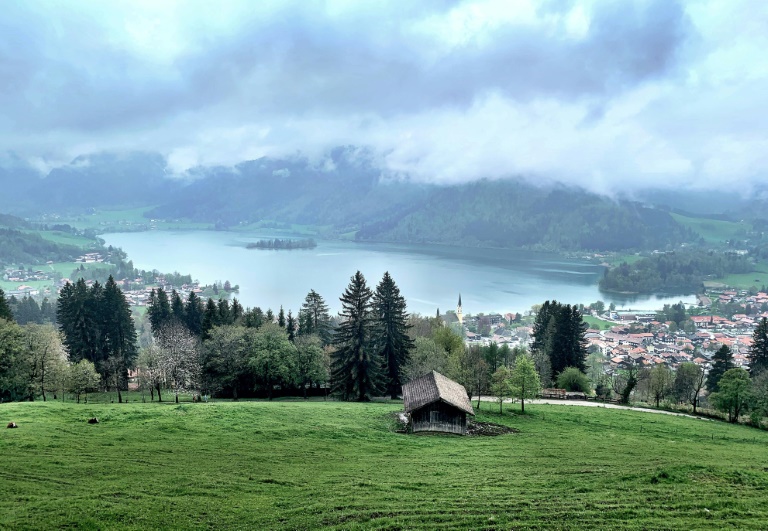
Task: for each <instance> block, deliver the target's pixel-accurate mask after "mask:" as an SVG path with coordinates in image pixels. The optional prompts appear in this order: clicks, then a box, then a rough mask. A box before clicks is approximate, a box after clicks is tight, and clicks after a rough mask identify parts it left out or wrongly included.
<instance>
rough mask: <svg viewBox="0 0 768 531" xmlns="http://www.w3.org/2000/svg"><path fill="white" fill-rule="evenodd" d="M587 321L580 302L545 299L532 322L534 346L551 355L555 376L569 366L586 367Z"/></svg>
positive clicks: (581, 368)
mask: <svg viewBox="0 0 768 531" xmlns="http://www.w3.org/2000/svg"><path fill="white" fill-rule="evenodd" d="M586 331H587V324H586V323H585V322H584V320H583V319H582V317H581V312H580V311H579V309H578V307H577V306H571V305H570V304H560V303H559V302H557V301H552V302H550V301H546V302H545V303H544V304H543V305H542V306H541V309H540V310H539V312H538V313H537V314H536V320H535V321H534V325H533V343H532V345H531V350H532V351H534V352H538V353H542V354H545V355H546V356H548V357H549V360H550V365H551V370H552V373H551V377H552V378H553V379H555V378H556V377H557V375H558V374H560V373H561V372H563V371H564V370H565V369H566V368H567V367H576V368H577V369H579V370H580V371H582V372H584V371H585V370H586V359H587V344H588V342H587V340H586V338H585V337H584V335H585V333H586Z"/></svg>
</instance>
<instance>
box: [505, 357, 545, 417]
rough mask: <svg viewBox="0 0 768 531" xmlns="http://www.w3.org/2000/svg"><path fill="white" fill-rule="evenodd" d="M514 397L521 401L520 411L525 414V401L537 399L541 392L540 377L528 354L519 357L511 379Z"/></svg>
mask: <svg viewBox="0 0 768 531" xmlns="http://www.w3.org/2000/svg"><path fill="white" fill-rule="evenodd" d="M509 383H510V387H511V389H512V396H513V397H515V398H517V399H519V400H520V411H521V412H522V413H525V401H526V400H530V399H532V398H536V395H537V394H538V393H539V391H540V390H541V383H540V381H539V375H538V373H537V372H536V367H535V366H534V364H533V359H531V357H530V356H529V355H528V354H523V355H521V356H518V357H517V359H516V360H515V366H514V368H513V369H512V374H511V375H510V378H509Z"/></svg>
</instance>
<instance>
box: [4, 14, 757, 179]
mask: <svg viewBox="0 0 768 531" xmlns="http://www.w3.org/2000/svg"><path fill="white" fill-rule="evenodd" d="M766 50H768V2H766V1H765V0H754V1H752V2H738V1H735V0H723V1H719V2H717V1H711V2H710V1H706V0H702V1H695V2H682V3H677V2H675V1H673V0H658V1H637V2H632V1H629V0H621V1H614V2H610V1H596V2H593V1H580V0H576V1H567V0H551V1H542V2H532V1H526V0H520V1H517V0H477V1H475V0H468V1H464V2H461V1H457V2H451V1H437V0H435V1H426V0H419V1H413V0H404V1H401V2H396V1H391V0H389V1H381V2H377V1H373V0H350V1H330V2H319V1H317V2H308V1H305V0H299V1H296V2H292V1H287V0H280V1H276V2H267V1H250V0H246V1H243V2H211V1H208V0H205V1H200V2H194V1H191V0H180V1H178V2H174V1H171V0H161V1H157V0H148V1H138V0H128V1H124V2H122V1H109V0H107V1H98V2H96V1H82V2H78V1H76V0H68V1H66V2H61V1H58V0H56V1H51V2H46V1H42V0H35V1H33V2H28V1H26V0H20V1H14V0H10V1H6V2H3V6H2V14H0V108H1V109H2V111H1V112H0V151H15V152H16V153H18V154H19V155H21V156H23V157H25V158H28V159H30V160H32V161H34V162H35V163H36V164H38V165H39V166H40V167H41V168H42V167H46V166H50V165H56V164H60V163H63V162H68V161H69V160H71V159H72V158H73V157H74V156H76V155H80V154H84V153H91V152H96V151H101V150H116V151H122V150H136V149H145V150H146V149H149V150H157V151H160V152H161V153H163V154H164V155H166V156H167V157H168V159H169V162H170V165H171V167H172V168H173V169H174V171H177V172H182V171H183V170H185V169H186V168H189V167H191V166H195V165H198V164H234V163H237V162H239V161H242V160H247V159H253V158H257V157H260V156H264V155H268V156H284V155H291V154H297V153H299V154H302V155H305V156H308V157H310V158H311V159H312V160H315V161H317V162H318V164H321V163H322V161H323V157H324V154H325V153H327V151H328V150H329V148H332V147H334V146H338V145H348V144H351V145H357V146H368V147H370V148H371V149H372V150H373V152H374V153H375V154H376V155H377V156H378V157H380V160H381V165H382V167H383V168H384V170H385V171H386V172H387V173H391V174H395V175H410V176H411V177H412V178H415V179H421V180H427V181H433V182H460V181H465V180H471V179H477V178H482V177H490V178H497V177H504V176H525V177H527V178H530V179H533V180H537V179H542V180H557V181H563V182H568V183H576V184H580V185H582V186H584V187H587V188H589V189H592V190H597V191H606V192H613V191H616V190H619V189H623V188H629V189H636V188H639V187H645V186H654V185H660V186H669V185H688V186H697V187H718V186H721V187H727V188H729V189H733V188H734V187H736V186H740V185H747V184H750V183H758V182H762V181H764V180H765V179H766V177H768V172H767V171H766V170H767V169H768V59H767V57H768V52H766Z"/></svg>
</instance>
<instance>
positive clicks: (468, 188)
mask: <svg viewBox="0 0 768 531" xmlns="http://www.w3.org/2000/svg"><path fill="white" fill-rule="evenodd" d="M16 162H17V163H18V161H16ZM19 165H20V163H19V164H17V166H19ZM188 177H189V179H188V180H186V181H181V180H179V179H172V178H169V176H168V174H167V170H166V162H165V160H164V159H163V157H161V156H160V155H157V154H153V153H130V154H127V155H115V154H109V153H103V154H97V155H89V156H84V157H78V158H77V159H75V160H73V161H72V162H71V163H70V164H68V165H66V166H64V167H61V168H57V169H55V170H53V171H51V172H50V173H49V174H48V175H47V176H45V177H44V178H43V177H40V176H39V175H38V176H37V177H36V178H35V179H33V181H31V184H30V187H29V190H27V192H24V193H22V194H21V195H22V196H23V197H20V198H18V199H19V201H18V204H19V205H24V209H25V210H23V211H25V212H26V211H29V210H30V207H29V205H30V204H32V205H33V208H32V210H34V211H36V212H61V211H84V210H87V209H89V208H103V207H114V206H151V205H158V204H159V205H160V206H158V207H156V208H154V209H153V210H151V211H149V212H148V213H147V214H146V215H147V216H148V217H152V218H160V219H177V218H186V219H191V220H193V221H201V222H206V223H212V224H216V226H218V227H230V226H234V225H237V224H241V223H244V224H248V223H254V222H259V221H262V222H264V221H275V222H282V223H296V224H303V225H313V226H315V227H318V228H320V229H321V231H322V233H323V234H324V235H329V236H339V235H347V236H348V235H350V234H354V235H355V237H356V238H357V239H360V240H376V241H402V242H431V243H441V244H449V245H458V246H486V247H501V248H531V249H547V250H557V251H582V250H594V251H622V250H642V249H656V248H663V247H665V246H667V245H675V244H678V243H681V242H684V241H694V240H695V239H696V237H695V235H694V234H693V232H692V231H691V230H689V229H687V228H684V227H683V226H681V225H680V224H678V223H677V222H676V221H675V219H673V217H672V216H671V215H670V214H669V212H668V211H667V210H663V209H655V208H651V207H648V206H644V204H641V203H639V202H633V201H613V200H611V199H608V198H606V197H602V196H598V195H595V194H592V193H589V192H586V191H584V190H581V189H578V188H568V187H563V186H554V187H553V186H549V187H537V186H534V185H531V184H529V183H526V182H523V181H519V180H514V179H509V180H498V181H488V180H482V181H477V182H472V183H469V184H463V185H454V186H438V185H427V184H419V183H413V182H410V181H408V180H407V179H405V180H401V179H390V178H387V177H385V176H382V171H381V169H380V167H379V166H378V165H377V163H376V159H375V158H374V157H372V156H371V155H370V154H369V153H368V152H366V150H364V149H362V150H361V149H358V148H355V147H342V148H337V149H335V150H333V152H332V153H331V154H330V159H329V160H328V161H326V163H325V164H324V165H323V167H316V166H313V165H312V164H311V163H310V162H309V161H308V160H307V159H304V158H301V157H288V158H283V159H274V158H262V159H258V160H252V161H246V162H243V163H240V164H238V165H236V166H235V167H231V168H228V167H199V168H195V169H193V170H191V171H189V172H188ZM7 211H11V212H15V211H16V210H11V209H7Z"/></svg>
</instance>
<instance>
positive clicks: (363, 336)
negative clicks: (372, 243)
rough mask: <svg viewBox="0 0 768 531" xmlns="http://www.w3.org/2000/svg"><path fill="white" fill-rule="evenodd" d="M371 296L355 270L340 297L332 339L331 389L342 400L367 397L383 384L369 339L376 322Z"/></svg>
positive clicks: (377, 355)
mask: <svg viewBox="0 0 768 531" xmlns="http://www.w3.org/2000/svg"><path fill="white" fill-rule="evenodd" d="M372 297H373V293H371V290H370V289H369V288H368V286H367V285H366V282H365V277H363V274H362V273H360V271H358V272H357V273H355V274H354V275H353V276H352V278H351V280H350V283H349V286H347V289H346V290H345V291H344V294H343V295H342V296H341V298H340V300H341V306H342V310H341V318H342V321H341V323H340V324H339V327H338V329H337V330H336V335H335V337H334V341H333V344H334V346H335V347H336V351H335V352H334V354H333V359H332V362H331V389H332V391H333V392H334V393H336V394H338V395H340V396H341V397H342V399H343V400H358V401H367V400H370V399H371V396H375V394H376V393H379V392H380V391H381V388H382V380H383V374H382V372H383V371H382V366H383V360H382V359H381V356H380V355H379V353H378V352H377V350H376V349H375V348H374V345H373V344H372V341H371V340H372V339H373V327H374V326H375V322H374V315H373V308H372V302H371V299H372Z"/></svg>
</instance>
